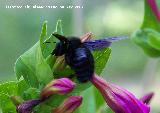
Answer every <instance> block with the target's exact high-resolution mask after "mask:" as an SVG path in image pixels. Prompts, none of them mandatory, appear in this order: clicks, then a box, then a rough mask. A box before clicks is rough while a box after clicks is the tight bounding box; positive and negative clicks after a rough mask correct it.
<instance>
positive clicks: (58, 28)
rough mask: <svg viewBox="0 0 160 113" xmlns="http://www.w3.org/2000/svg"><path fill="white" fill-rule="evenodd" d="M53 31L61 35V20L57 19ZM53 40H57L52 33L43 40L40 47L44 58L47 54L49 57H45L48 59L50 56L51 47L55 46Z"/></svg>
mask: <svg viewBox="0 0 160 113" xmlns="http://www.w3.org/2000/svg"><path fill="white" fill-rule="evenodd" d="M54 32H56V33H58V34H60V35H63V32H62V23H61V20H58V21H57V25H56V28H55V31H54ZM45 42H49V43H45ZM55 42H58V40H57V39H56V38H55V37H54V36H53V35H50V37H49V38H48V39H46V40H45V41H44V43H43V48H42V50H43V51H42V52H43V55H44V58H47V57H48V56H49V58H47V59H50V57H52V56H51V53H52V51H53V49H54V48H55V45H56V43H55Z"/></svg>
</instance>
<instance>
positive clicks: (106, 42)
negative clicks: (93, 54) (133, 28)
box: [83, 36, 127, 51]
mask: <svg viewBox="0 0 160 113" xmlns="http://www.w3.org/2000/svg"><path fill="white" fill-rule="evenodd" d="M126 38H127V36H117V37H108V38H103V39H99V40H91V41H86V42H84V43H83V44H84V45H85V46H86V47H87V48H89V49H90V50H91V51H94V50H99V49H103V48H106V47H109V46H110V45H111V43H112V42H115V41H119V40H123V39H126Z"/></svg>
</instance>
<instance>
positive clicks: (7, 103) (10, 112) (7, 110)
mask: <svg viewBox="0 0 160 113" xmlns="http://www.w3.org/2000/svg"><path fill="white" fill-rule="evenodd" d="M0 109H1V110H2V112H3V113H17V112H16V107H15V105H14V104H13V103H12V101H11V99H10V96H9V95H7V94H3V93H0Z"/></svg>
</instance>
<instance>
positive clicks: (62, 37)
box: [52, 33, 68, 42]
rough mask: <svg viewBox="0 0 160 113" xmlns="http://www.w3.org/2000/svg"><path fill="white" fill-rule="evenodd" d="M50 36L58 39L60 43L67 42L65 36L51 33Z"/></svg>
mask: <svg viewBox="0 0 160 113" xmlns="http://www.w3.org/2000/svg"><path fill="white" fill-rule="evenodd" d="M52 35H53V36H55V37H56V38H58V39H59V40H60V41H62V42H68V39H67V38H66V37H65V36H62V35H59V34H57V33H53V34H52Z"/></svg>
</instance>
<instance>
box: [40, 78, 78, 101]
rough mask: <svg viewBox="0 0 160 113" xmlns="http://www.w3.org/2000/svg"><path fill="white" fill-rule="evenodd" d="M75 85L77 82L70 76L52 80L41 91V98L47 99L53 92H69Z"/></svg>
mask: <svg viewBox="0 0 160 113" xmlns="http://www.w3.org/2000/svg"><path fill="white" fill-rule="evenodd" d="M74 87H75V83H74V82H72V81H71V80H70V79H68V78H61V79H55V80H52V81H51V82H50V83H49V84H47V85H46V86H45V87H44V89H43V90H42V92H41V94H40V95H41V99H46V98H48V97H49V96H51V95H52V94H61V95H63V94H67V93H70V92H71V91H72V90H73V89H74Z"/></svg>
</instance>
